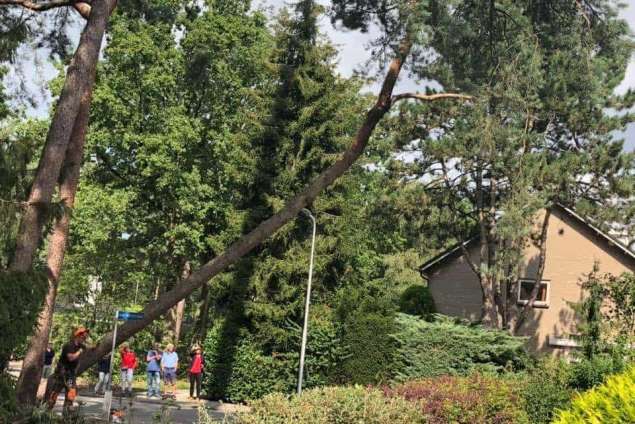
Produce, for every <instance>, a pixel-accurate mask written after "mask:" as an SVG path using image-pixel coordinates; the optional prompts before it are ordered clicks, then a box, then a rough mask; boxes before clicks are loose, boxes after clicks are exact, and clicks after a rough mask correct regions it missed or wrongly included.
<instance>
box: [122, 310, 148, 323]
mask: <svg viewBox="0 0 635 424" xmlns="http://www.w3.org/2000/svg"><path fill="white" fill-rule="evenodd" d="M117 319H120V320H123V321H132V320H136V319H143V312H126V311H119V312H118V313H117Z"/></svg>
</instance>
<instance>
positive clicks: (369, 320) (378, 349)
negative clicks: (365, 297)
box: [339, 311, 396, 384]
mask: <svg viewBox="0 0 635 424" xmlns="http://www.w3.org/2000/svg"><path fill="white" fill-rule="evenodd" d="M395 330H396V327H395V321H394V316H393V315H383V314H378V313H365V312H361V311H360V312H355V313H353V314H351V315H350V316H349V317H347V319H346V321H345V323H344V326H343V343H344V345H345V346H346V348H347V350H348V354H349V355H348V358H347V359H346V360H344V363H343V365H342V373H341V375H340V377H339V380H340V382H342V383H353V384H375V383H379V382H382V381H385V380H387V379H388V377H389V375H390V371H391V363H392V357H393V354H394V351H395V343H394V340H393V339H392V337H391V333H393V332H394V331H395Z"/></svg>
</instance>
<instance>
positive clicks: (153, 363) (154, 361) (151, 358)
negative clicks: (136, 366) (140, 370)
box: [146, 343, 161, 397]
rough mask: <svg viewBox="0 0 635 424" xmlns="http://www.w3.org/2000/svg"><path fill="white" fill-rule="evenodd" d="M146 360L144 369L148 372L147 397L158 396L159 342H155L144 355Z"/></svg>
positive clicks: (159, 382)
mask: <svg viewBox="0 0 635 424" xmlns="http://www.w3.org/2000/svg"><path fill="white" fill-rule="evenodd" d="M146 362H147V363H148V366H147V368H146V371H147V372H148V397H152V396H156V397H159V396H160V395H161V394H160V393H159V392H160V388H161V365H160V364H161V350H160V348H159V344H158V343H155V344H154V348H153V349H150V350H149V351H148V354H147V355H146Z"/></svg>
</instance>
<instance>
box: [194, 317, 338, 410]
mask: <svg viewBox="0 0 635 424" xmlns="http://www.w3.org/2000/svg"><path fill="white" fill-rule="evenodd" d="M309 326H310V332H309V338H308V342H307V350H306V361H305V374H304V384H303V387H305V388H310V387H317V386H321V385H325V384H329V383H332V382H334V381H335V379H336V377H337V376H338V374H337V371H338V370H339V369H340V368H341V364H342V361H344V360H345V359H346V357H347V354H346V349H345V346H343V344H342V342H341V340H340V338H339V336H338V332H337V330H336V328H335V326H334V324H333V322H332V321H330V320H328V319H320V318H318V317H316V318H313V319H312V320H311V322H310V323H309ZM223 329H224V327H223V324H222V323H221V324H220V325H216V326H214V327H213V328H212V329H211V330H210V331H209V333H208V336H207V339H206V340H205V343H204V349H205V350H204V355H205V360H206V367H207V369H208V372H206V373H205V377H204V381H203V387H204V389H205V391H206V393H207V394H208V395H210V396H212V397H215V398H222V399H229V400H232V401H234V402H244V401H247V400H253V399H258V398H260V397H262V396H264V395H266V394H269V393H273V392H276V391H280V392H284V393H292V392H293V391H294V390H295V387H296V385H297V378H298V376H297V375H298V364H299V362H300V361H299V358H300V354H299V349H300V339H301V334H302V333H301V332H302V329H301V327H300V326H298V325H296V324H289V334H290V335H291V339H292V340H295V341H297V343H291V344H290V345H289V346H288V347H287V349H286V351H285V352H271V353H267V352H266V351H263V349H262V348H261V347H260V346H259V345H258V344H257V343H256V342H255V341H254V340H253V339H252V338H251V337H250V335H249V334H248V333H247V332H245V331H243V332H237V333H236V335H232V337H235V338H234V339H233V340H234V343H235V344H231V343H228V342H227V341H226V340H227V339H228V337H227V331H226V332H225V333H223ZM223 334H225V337H224V338H223V337H222V336H223ZM230 335H231V334H230ZM229 339H230V341H231V340H232V339H231V338H229Z"/></svg>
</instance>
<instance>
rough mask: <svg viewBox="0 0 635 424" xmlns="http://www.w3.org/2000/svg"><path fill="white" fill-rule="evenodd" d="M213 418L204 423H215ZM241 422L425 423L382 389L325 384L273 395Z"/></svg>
mask: <svg viewBox="0 0 635 424" xmlns="http://www.w3.org/2000/svg"><path fill="white" fill-rule="evenodd" d="M212 422H213V421H212V420H211V419H208V420H204V421H202V423H205V424H211V423H212ZM233 422H235V423H237V424H264V423H268V424H286V423H290V422H294V423H298V424H327V423H328V424H332V423H341V424H345V423H354V422H355V423H356V422H359V423H368V424H417V423H420V424H424V423H425V422H426V421H425V420H424V419H423V416H422V415H421V413H420V411H419V410H418V408H417V407H416V406H415V405H414V404H412V403H410V402H408V401H406V400H404V399H402V398H399V397H393V398H386V397H385V396H384V395H383V394H382V392H381V391H380V390H378V389H367V388H364V387H361V386H354V387H325V388H319V389H312V390H307V391H305V392H303V393H302V395H301V396H294V397H292V398H290V399H289V398H287V397H286V396H284V395H282V394H273V395H269V396H266V397H264V398H263V399H261V400H259V401H256V402H254V403H252V404H251V411H250V412H248V413H241V414H238V415H236V416H235V418H234V421H233Z"/></svg>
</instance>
